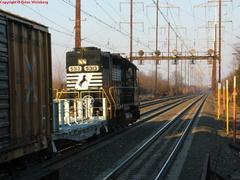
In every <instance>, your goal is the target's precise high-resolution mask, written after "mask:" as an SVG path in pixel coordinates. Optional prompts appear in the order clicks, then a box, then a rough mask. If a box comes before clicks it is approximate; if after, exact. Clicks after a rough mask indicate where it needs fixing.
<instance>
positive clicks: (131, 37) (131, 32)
mask: <svg viewBox="0 0 240 180" xmlns="http://www.w3.org/2000/svg"><path fill="white" fill-rule="evenodd" d="M132 25H133V0H131V1H130V62H132V61H133V60H132V41H133V27H132Z"/></svg>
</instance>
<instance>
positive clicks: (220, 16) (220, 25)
mask: <svg viewBox="0 0 240 180" xmlns="http://www.w3.org/2000/svg"><path fill="white" fill-rule="evenodd" d="M221 42H222V0H219V47H218V48H219V56H218V61H219V62H218V63H219V68H218V73H219V78H218V82H219V83H221V70H222V69H221V64H222V62H221V61H222V60H221V58H222V57H221V53H222V48H221V46H222V43H221Z"/></svg>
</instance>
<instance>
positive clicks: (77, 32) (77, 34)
mask: <svg viewBox="0 0 240 180" xmlns="http://www.w3.org/2000/svg"><path fill="white" fill-rule="evenodd" d="M78 47H81V0H76V20H75V48H78Z"/></svg>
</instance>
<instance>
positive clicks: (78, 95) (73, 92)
mask: <svg viewBox="0 0 240 180" xmlns="http://www.w3.org/2000/svg"><path fill="white" fill-rule="evenodd" d="M58 94H61V95H60V96H59V95H58ZM62 94H77V98H79V97H80V94H79V92H78V91H71V92H69V91H66V92H63V91H61V92H58V91H57V92H56V99H60V97H61V96H62ZM58 96H59V97H58Z"/></svg>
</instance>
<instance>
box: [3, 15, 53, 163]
mask: <svg viewBox="0 0 240 180" xmlns="http://www.w3.org/2000/svg"><path fill="white" fill-rule="evenodd" d="M1 13H2V15H3V16H2V17H1ZM0 17H1V18H2V19H3V20H4V18H5V22H6V23H5V29H7V32H8V33H7V34H6V39H7V42H6V43H5V44H3V43H1V41H0V44H1V46H4V45H5V46H7V53H5V54H6V55H7V57H6V58H5V59H6V60H5V61H6V63H5V64H4V65H3V66H4V68H6V72H5V74H6V75H5V76H6V77H7V78H6V82H5V84H6V85H5V86H6V87H5V89H6V90H7V91H8V92H7V94H9V96H6V97H5V99H6V98H7V97H8V99H7V102H8V104H9V105H8V106H7V107H6V108H5V110H4V113H5V114H8V115H7V117H8V120H7V121H8V126H6V127H7V131H6V132H5V133H4V134H3V136H7V135H8V138H7V140H8V142H7V144H6V143H5V146H4V147H3V146H2V145H1V144H3V139H0V156H1V158H0V163H1V162H4V161H7V160H11V159H15V158H18V157H21V156H24V155H26V154H30V153H33V152H36V151H40V150H43V149H46V148H48V143H49V137H50V134H51V132H52V130H51V129H50V128H51V127H52V118H51V115H52V113H51V102H52V96H51V94H52V93H51V91H52V78H51V77H52V74H51V48H50V34H49V33H48V30H47V28H46V27H44V26H41V25H39V24H36V23H35V22H31V21H29V20H25V19H19V18H18V17H15V16H14V15H11V14H6V16H5V14H4V12H1V11H0ZM0 22H1V21H0ZM0 27H1V26H0ZM2 44H3V45H2ZM1 46H0V47H1ZM0 51H1V50H0ZM6 55H5V56H6ZM2 56H3V55H1V56H0V57H1V59H4V58H3V57H2ZM0 62H2V61H1V60H0ZM1 64H2V63H1ZM0 68H1V67H0ZM0 73H1V72H0ZM1 76H3V75H0V77H1ZM0 88H3V87H1V86H0ZM0 92H1V91H0ZM1 97H2V96H1V94H0V106H1V105H2V104H3V100H2V98H1ZM4 102H6V100H5V101H4ZM1 109H2V108H1ZM0 114H3V113H1V112H0ZM0 117H1V116H0ZM0 119H1V118H0ZM5 121H6V120H5ZM0 122H1V120H0ZM5 124H7V123H5ZM0 128H1V125H0ZM0 138H1V134H0ZM5 139H6V138H5ZM6 152H7V153H6Z"/></svg>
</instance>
